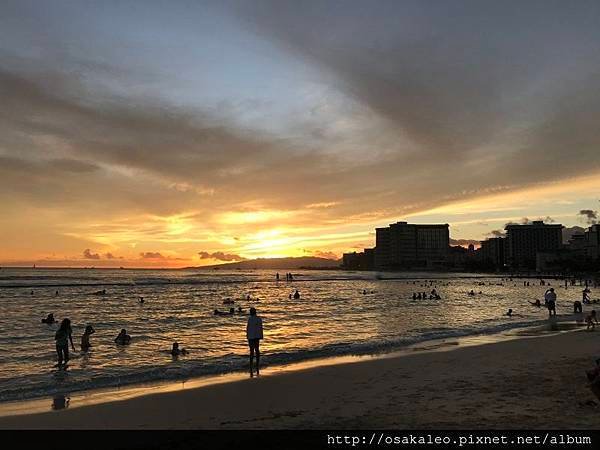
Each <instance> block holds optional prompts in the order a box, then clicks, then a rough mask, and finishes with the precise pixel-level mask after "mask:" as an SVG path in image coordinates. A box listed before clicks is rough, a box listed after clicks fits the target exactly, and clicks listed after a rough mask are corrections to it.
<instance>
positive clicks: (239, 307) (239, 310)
mask: <svg viewBox="0 0 600 450" xmlns="http://www.w3.org/2000/svg"><path fill="white" fill-rule="evenodd" d="M237 312H239V313H240V314H241V313H243V312H244V310H243V309H242V307H241V306H238V308H237Z"/></svg>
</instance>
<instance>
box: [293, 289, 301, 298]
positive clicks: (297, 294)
mask: <svg viewBox="0 0 600 450" xmlns="http://www.w3.org/2000/svg"><path fill="white" fill-rule="evenodd" d="M299 298H300V292H298V289H296V292H294V300H298V299H299Z"/></svg>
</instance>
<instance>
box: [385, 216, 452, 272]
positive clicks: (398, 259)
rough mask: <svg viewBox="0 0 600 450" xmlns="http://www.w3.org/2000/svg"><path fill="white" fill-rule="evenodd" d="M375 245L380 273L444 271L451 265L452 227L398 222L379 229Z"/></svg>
mask: <svg viewBox="0 0 600 450" xmlns="http://www.w3.org/2000/svg"><path fill="white" fill-rule="evenodd" d="M375 242H376V244H375V255H374V256H375V258H374V259H375V261H374V262H375V268H376V269H377V270H396V269H410V268H433V267H441V266H444V265H445V264H446V263H447V261H448V254H449V249H450V232H449V226H448V224H440V225H421V224H409V223H407V222H397V223H393V224H390V226H388V227H385V228H377V229H376V230H375Z"/></svg>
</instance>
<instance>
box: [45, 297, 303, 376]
mask: <svg viewBox="0 0 600 450" xmlns="http://www.w3.org/2000/svg"><path fill="white" fill-rule="evenodd" d="M57 292H58V291H57ZM97 293H98V294H100V293H102V294H100V295H106V290H102V291H98V292H97ZM293 297H294V298H295V299H299V298H300V293H299V292H298V290H296V292H295V293H294V294H293ZM290 298H292V294H290ZM246 299H247V300H250V296H249V295H248V296H247V297H246ZM256 300H258V298H257V299H256ZM138 302H139V303H140V304H143V303H144V297H139V298H138ZM223 303H224V304H234V303H235V301H234V300H231V299H229V298H228V299H226V300H224V301H223ZM236 311H237V313H240V314H243V313H244V312H245V311H244V309H243V308H242V307H241V306H238V307H237V309H236V308H233V307H231V308H230V309H229V312H222V311H219V310H218V309H215V310H214V314H215V315H234V314H235V313H236ZM41 322H42V323H44V324H47V325H52V324H56V323H58V320H56V318H55V317H54V313H49V314H48V315H47V316H46V317H45V318H42V319H41ZM95 332H96V330H95V329H94V327H93V326H91V325H87V326H86V327H85V330H84V332H83V335H82V336H81V346H80V347H81V351H82V352H84V353H85V352H88V351H89V349H90V348H91V347H92V345H91V343H90V336H91V335H92V334H94V333H95ZM246 337H247V340H248V346H249V349H250V376H253V374H254V370H253V369H254V367H256V374H257V375H259V373H260V372H259V370H260V368H259V366H260V340H261V339H263V328H262V319H261V318H260V317H259V316H258V315H257V312H256V308H253V307H252V308H250V311H249V318H248V322H247V326H246ZM54 340H55V342H56V353H57V360H58V363H57V364H56V366H55V367H58V368H59V370H61V369H62V370H66V369H67V367H68V362H69V360H70V356H69V345H70V347H71V349H72V350H73V351H75V345H74V343H73V330H72V328H71V320H70V319H68V318H64V319H63V320H62V321H61V322H60V325H59V327H58V330H57V331H56V332H55V334H54ZM131 341H132V338H131V336H130V335H129V334H127V330H126V329H125V328H122V329H121V331H120V332H119V334H118V335H117V337H116V338H115V339H114V342H115V343H116V344H117V345H129V344H130V343H131ZM168 353H169V354H170V355H171V356H173V357H174V358H176V357H178V356H180V355H182V356H183V355H187V354H188V353H189V352H188V350H186V349H185V348H180V346H179V342H173V344H172V346H171V350H170V351H168ZM254 358H256V364H255V366H254V362H253V360H254Z"/></svg>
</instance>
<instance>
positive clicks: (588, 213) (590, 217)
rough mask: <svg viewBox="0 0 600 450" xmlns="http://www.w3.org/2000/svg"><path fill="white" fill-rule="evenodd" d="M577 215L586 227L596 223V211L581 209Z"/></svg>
mask: <svg viewBox="0 0 600 450" xmlns="http://www.w3.org/2000/svg"><path fill="white" fill-rule="evenodd" d="M578 215H579V216H580V217H581V219H583V220H584V221H585V223H587V224H588V225H594V224H597V223H598V211H594V210H592V209H582V210H581V211H579V213H578Z"/></svg>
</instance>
